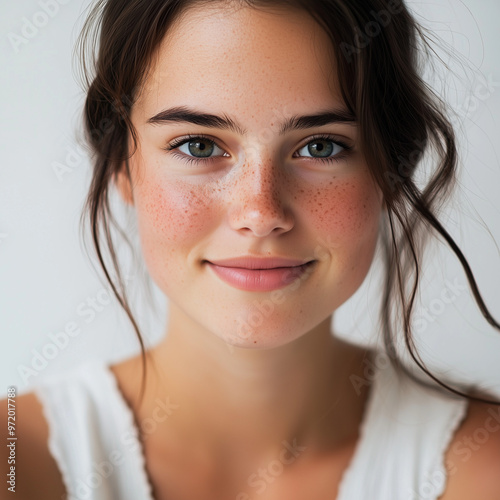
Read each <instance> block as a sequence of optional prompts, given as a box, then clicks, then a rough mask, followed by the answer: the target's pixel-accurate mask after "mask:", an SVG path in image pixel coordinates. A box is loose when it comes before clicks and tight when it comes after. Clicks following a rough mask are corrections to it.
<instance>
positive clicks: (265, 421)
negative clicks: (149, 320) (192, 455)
mask: <svg viewBox="0 0 500 500" xmlns="http://www.w3.org/2000/svg"><path fill="white" fill-rule="evenodd" d="M331 319H332V317H331V316H329V317H328V318H326V319H325V320H324V321H323V322H322V323H320V324H319V325H317V326H316V327H315V328H314V329H313V330H311V331H309V332H308V333H307V334H305V335H303V336H301V337H300V338H298V339H296V340H294V341H292V342H290V343H288V344H286V345H284V346H280V347H277V348H272V349H244V348H239V347H233V346H229V345H228V344H227V343H225V342H224V341H222V340H221V339H219V338H218V337H217V336H216V335H214V334H213V333H211V332H207V331H205V330H203V329H202V328H201V327H200V325H199V324H197V323H195V322H194V321H193V320H192V319H191V318H189V317H187V316H186V315H185V314H184V313H183V311H182V310H180V309H178V308H177V307H176V306H175V304H171V305H170V314H169V324H168V328H167V335H166V337H165V339H164V340H163V341H162V342H161V343H160V344H159V345H158V346H157V347H155V348H154V349H153V350H152V351H151V353H152V355H153V360H154V366H155V367H156V369H157V376H158V380H157V384H156V386H155V388H154V389H152V390H147V391H146V394H148V395H147V396H146V400H147V401H149V403H148V404H149V409H147V410H146V414H147V412H150V411H152V407H153V406H154V404H155V403H154V401H155V400H156V401H157V398H158V397H162V398H165V399H166V398H169V400H170V402H171V403H172V404H173V405H178V407H177V409H175V410H173V411H172V414H171V416H170V417H169V419H168V420H166V422H165V423H168V425H166V426H165V430H167V429H169V431H167V432H172V431H173V430H174V429H175V434H176V435H177V436H179V439H180V440H181V438H180V436H183V438H182V439H190V440H193V442H196V443H198V444H200V443H202V446H203V447H205V448H206V449H211V450H212V451H213V450H218V451H219V452H220V453H223V451H224V450H226V451H228V450H235V449H245V450H246V451H247V452H248V450H250V449H255V450H256V453H260V454H261V455H262V454H266V453H268V454H269V455H273V454H276V453H277V452H278V450H280V449H282V448H283V442H287V443H289V444H290V445H292V444H293V443H294V442H295V443H296V444H297V445H298V446H305V447H306V448H308V449H309V450H317V451H318V453H321V452H322V451H327V450H329V449H334V448H336V447H339V446H341V445H342V443H343V442H345V441H347V440H352V439H353V438H354V437H355V436H357V432H358V428H359V422H360V420H361V417H362V414H363V411H364V406H365V400H366V397H367V396H368V390H367V389H366V387H365V388H364V389H363V393H362V394H359V392H356V390H355V388H354V385H353V384H352V383H351V381H350V377H351V376H352V375H357V376H361V377H362V372H363V368H364V366H363V359H364V358H365V356H366V355H367V351H366V350H364V349H362V348H359V347H355V346H353V345H351V344H348V343H346V342H344V341H342V340H341V339H339V338H337V337H334V336H333V335H332V333H331V330H330V325H331ZM153 373H154V372H153ZM160 394H161V396H160ZM147 406H148V405H146V408H147ZM257 450H258V451H257Z"/></svg>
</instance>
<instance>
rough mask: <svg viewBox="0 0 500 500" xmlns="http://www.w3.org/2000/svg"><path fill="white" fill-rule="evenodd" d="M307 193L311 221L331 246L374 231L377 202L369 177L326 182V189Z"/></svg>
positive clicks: (369, 237) (366, 235) (341, 244)
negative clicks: (309, 197) (308, 195)
mask: <svg viewBox="0 0 500 500" xmlns="http://www.w3.org/2000/svg"><path fill="white" fill-rule="evenodd" d="M310 196H311V198H312V199H311V202H310V204H309V206H310V207H311V208H310V211H311V215H312V219H313V224H314V226H315V228H316V230H317V231H318V232H319V234H322V235H327V238H328V240H327V241H328V243H329V244H330V245H331V246H332V247H341V246H343V245H345V244H346V243H348V242H349V241H351V242H354V241H364V240H367V239H371V238H373V235H374V234H376V231H377V229H378V214H379V210H380V202H379V198H378V195H377V191H376V190H375V186H374V184H373V183H372V182H371V180H368V179H350V180H345V181H330V184H329V186H328V188H327V189H324V188H323V189H317V190H314V191H311V193H310Z"/></svg>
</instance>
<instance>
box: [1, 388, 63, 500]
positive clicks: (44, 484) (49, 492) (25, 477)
mask: <svg viewBox="0 0 500 500" xmlns="http://www.w3.org/2000/svg"><path fill="white" fill-rule="evenodd" d="M9 409H10V410H11V411H10V415H9V414H8V411H9ZM12 410H14V412H13V411H12ZM9 416H10V419H9ZM12 417H14V418H15V420H14V419H13V418H12ZM8 423H10V424H14V426H15V437H17V439H16V440H15V441H14V440H11V441H7V437H8V436H7V432H8V428H7V424H8ZM0 425H1V427H2V434H3V443H6V442H11V443H15V447H14V446H10V448H9V447H7V446H5V445H2V449H3V451H2V455H3V456H2V457H1V463H2V465H1V467H0V469H1V471H2V477H6V476H5V475H4V474H8V473H9V472H10V471H11V470H13V471H14V472H15V478H14V477H13V475H11V476H10V477H11V478H12V479H15V486H14V488H15V494H16V496H15V498H17V499H18V500H25V499H26V500H27V499H32V498H37V499H39V500H49V499H50V500H60V499H65V498H66V491H65V488H64V484H63V482H62V477H61V474H60V472H59V468H58V466H57V464H56V462H55V460H54V459H53V458H52V455H51V454H50V452H49V449H48V445H47V440H48V434H49V428H48V425H47V422H46V420H45V418H44V416H43V410H42V406H41V404H40V402H39V400H38V398H37V397H36V395H35V393H34V392H29V393H27V394H22V395H19V396H16V397H15V399H14V401H12V400H10V405H9V400H8V399H1V400H0ZM9 459H10V460H9ZM9 462H10V463H9ZM11 467H15V469H11ZM8 487H9V485H8V484H7V485H6V484H5V483H4V484H3V485H2V488H0V500H4V499H7V498H9V499H10V498H13V496H12V492H11V491H9V490H8V489H7V488H8Z"/></svg>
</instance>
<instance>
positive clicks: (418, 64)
mask: <svg viewBox="0 0 500 500" xmlns="http://www.w3.org/2000/svg"><path fill="white" fill-rule="evenodd" d="M221 3H223V4H225V5H226V6H228V7H235V8H237V7H240V6H241V7H244V6H249V7H252V8H262V9H279V8H285V9H287V8H288V9H291V8H294V9H301V10H302V11H304V12H307V13H308V14H309V15H310V16H312V18H313V19H315V20H316V21H317V23H318V24H319V25H320V26H321V27H322V28H323V29H324V30H325V31H326V33H327V34H328V36H329V37H330V39H331V42H332V47H333V49H334V54H335V58H336V60H335V61H332V64H335V67H336V74H337V78H338V82H339V85H340V89H341V95H342V98H343V100H344V103H345V105H346V106H347V108H348V109H349V111H350V112H351V113H352V114H353V115H354V116H355V117H356V119H357V121H358V123H359V130H360V137H359V141H360V147H361V149H362V151H363V152H364V155H365V157H366V161H367V164H368V165H369V166H370V170H371V174H372V176H373V177H374V179H375V180H376V182H377V183H378V185H379V186H380V188H381V190H382V192H383V195H384V198H385V205H386V209H387V210H386V212H385V213H386V216H385V219H384V221H383V224H382V231H381V237H382V240H383V243H384V245H383V248H384V261H385V279H384V288H383V300H382V305H381V314H380V326H381V330H382V332H383V336H384V344H385V347H386V351H387V353H388V354H389V356H390V360H391V363H392V364H393V366H394V367H395V368H396V369H397V370H403V371H404V372H405V373H407V374H408V375H409V376H410V377H411V378H413V379H414V380H416V381H418V382H419V383H422V384H424V385H426V386H427V387H433V388H435V389H436V388H437V389H440V390H442V389H441V387H444V388H446V389H448V390H449V391H452V392H453V393H455V394H458V395H460V396H463V397H466V398H469V399H475V400H477V401H482V402H486V403H492V404H500V402H497V401H494V400H491V399H485V398H480V397H477V396H474V395H472V393H471V394H467V393H464V392H461V391H459V390H457V389H455V388H453V387H451V386H449V385H447V384H445V383H444V382H442V381H440V380H439V379H438V378H436V377H435V376H434V375H433V374H432V373H431V372H430V371H428V369H427V368H426V366H425V364H424V363H423V361H422V360H421V358H420V356H419V355H418V353H417V352H416V349H415V345H414V340H413V337H412V329H411V317H412V311H413V308H414V301H415V297H416V293H417V289H418V285H419V271H420V264H419V263H420V261H421V258H422V252H423V248H424V242H425V241H426V239H427V236H428V235H429V234H431V233H432V230H434V234H435V235H439V236H440V237H441V238H443V239H444V240H445V241H446V243H447V244H448V245H449V247H450V248H451V249H452V251H453V252H454V253H455V255H456V256H457V257H458V259H459V260H460V263H461V265H462V267H463V269H464V271H465V274H466V276H467V280H468V283H469V285H470V288H471V290H472V293H473V295H474V298H475V300H476V303H477V305H478V307H479V308H480V310H481V312H482V314H483V316H484V317H485V318H486V320H487V321H488V322H489V323H490V324H491V325H493V326H494V327H495V328H496V329H500V325H499V324H498V322H497V321H496V320H495V319H494V318H493V317H492V316H491V314H490V312H489V311H488V309H487V307H486V305H485V303H484V301H483V299H482V297H481V294H480V292H479V290H478V287H477V284H476V281H475V279H474V276H473V273H472V271H471V269H470V267H469V265H468V262H467V260H466V258H465V257H464V255H463V253H462V252H461V250H460V249H459V247H458V246H457V244H456V243H455V241H454V240H453V238H452V237H451V236H450V234H449V233H448V232H447V231H446V229H445V228H444V227H443V226H442V224H441V223H440V222H439V220H438V218H437V217H436V213H437V212H438V209H439V208H440V207H441V206H442V204H443V202H444V201H446V200H447V199H448V198H449V195H450V194H451V192H452V189H453V187H454V184H455V180H456V169H457V161H458V160H457V149H456V142H455V134H454V130H453V127H452V125H451V122H450V120H449V119H448V117H447V108H446V105H445V103H444V102H443V101H442V99H441V98H440V97H439V96H438V95H436V93H435V92H434V91H433V90H432V89H431V88H430V87H429V86H428V85H427V84H426V83H425V81H424V80H423V78H422V76H421V72H422V68H423V62H424V56H429V54H430V51H431V50H432V48H431V46H430V44H429V41H428V40H427V35H426V33H425V29H424V28H423V27H422V26H420V25H419V24H418V23H417V22H416V20H415V18H414V17H413V16H412V14H411V13H410V12H409V10H408V8H407V7H406V5H405V4H404V3H403V2H402V1H401V0H232V1H231V0H221V1H220V2H214V1H212V2H208V1H207V0H98V1H97V2H96V4H95V5H94V7H93V8H92V10H91V12H90V14H89V17H88V19H87V21H86V24H85V26H84V29H83V31H82V34H81V36H80V39H79V44H78V47H79V48H80V50H81V61H82V63H83V73H84V75H85V77H86V83H87V98H86V102H85V107H84V122H85V132H86V139H87V141H88V144H89V145H90V148H91V150H92V152H93V155H94V159H93V176H92V181H91V186H90V190H89V193H88V197H87V199H86V205H85V209H84V212H83V214H82V223H83V222H85V221H87V220H88V222H89V225H90V228H91V230H92V240H93V244H94V247H95V250H96V252H97V256H98V259H99V262H100V265H101V266H102V269H103V271H104V274H105V276H106V279H107V280H108V281H109V283H110V285H111V288H112V290H113V292H114V294H115V295H116V297H117V299H118V301H119V303H120V304H121V306H122V307H123V309H124V310H125V312H126V314H127V315H128V317H129V319H130V321H131V322H132V325H133V327H134V329H135V332H136V333H137V335H138V338H139V341H140V344H141V351H142V360H143V380H142V383H143V385H142V389H143V390H144V383H145V376H146V350H145V348H144V343H143V339H142V336H141V332H140V329H139V326H138V324H137V322H136V320H135V319H134V315H133V314H132V311H131V308H130V306H129V300H128V299H127V293H126V289H125V286H124V282H123V279H122V276H121V273H120V269H119V266H118V262H117V258H116V252H115V248H114V246H113V241H112V240H113V238H112V236H111V231H110V230H111V228H112V226H115V227H117V224H116V220H115V219H114V218H113V214H112V213H111V210H110V203H109V193H110V187H111V182H112V181H113V180H114V179H115V176H116V175H117V173H118V172H119V171H120V170H121V169H122V168H126V169H127V171H128V162H127V161H126V160H127V159H128V157H129V156H130V153H129V148H128V137H129V136H130V137H132V139H133V142H134V148H136V147H137V135H136V132H135V130H134V127H133V125H132V122H131V119H130V111H131V108H132V106H133V104H134V102H135V100H136V98H137V92H138V91H140V88H141V85H142V83H143V82H144V80H145V78H146V77H147V74H148V69H149V68H150V66H151V61H152V58H153V56H154V54H155V51H156V50H157V49H158V46H159V44H160V42H161V41H162V39H163V38H164V36H165V34H166V33H167V31H168V29H169V27H170V26H172V24H173V23H174V22H175V21H176V20H177V19H178V18H179V16H180V15H182V14H183V13H185V12H186V11H187V9H189V8H190V7H193V6H200V5H204V6H209V5H210V6H213V5H214V4H221ZM89 45H90V48H89ZM97 45H98V48H97ZM89 63H90V64H91V66H92V67H91V68H90V69H89V66H88V64H89ZM428 152H432V153H433V154H434V155H435V156H436V159H435V160H434V163H435V164H434V167H433V171H432V172H431V173H430V174H429V176H428V179H427V182H426V184H425V186H424V187H422V188H419V186H418V184H417V182H416V179H415V176H416V175H415V174H416V172H417V167H418V166H420V165H421V164H422V159H423V158H424V156H425V154H426V153H428ZM124 165H125V167H124ZM127 173H128V174H129V172H127ZM82 226H83V224H82ZM117 229H118V231H119V232H120V228H119V227H117ZM121 234H122V235H123V236H124V234H123V231H121ZM102 236H103V237H104V243H105V244H106V249H107V251H108V252H109V255H110V257H111V261H112V265H113V268H114V274H115V275H116V280H112V279H111V277H110V273H109V271H108V269H107V266H106V263H105V258H104V252H103V248H101V237H102ZM397 311H399V313H398V314H396V312H397ZM398 325H399V326H400V327H401V329H402V330H403V332H404V339H405V345H406V347H407V348H408V350H409V352H410V354H411V357H412V358H413V360H414V361H415V363H416V364H417V365H418V366H419V367H420V368H421V369H422V370H423V371H424V372H425V373H427V375H428V376H429V377H431V378H432V379H433V380H434V381H435V382H437V383H438V384H439V386H441V387H436V386H435V384H434V385H433V384H430V383H429V384H427V383H425V382H423V381H422V380H420V379H417V378H415V377H414V376H413V374H412V373H411V372H409V371H408V370H407V368H406V367H405V366H404V364H402V363H401V360H399V359H398V357H397V355H396V350H395V345H394V340H395V334H394V332H395V331H397V330H398ZM142 392H143V391H142ZM478 394H479V393H478Z"/></svg>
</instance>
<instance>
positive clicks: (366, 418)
mask: <svg viewBox="0 0 500 500" xmlns="http://www.w3.org/2000/svg"><path fill="white" fill-rule="evenodd" d="M373 355H374V353H373V351H371V352H370V354H369V359H371V360H373ZM99 364H100V366H101V368H102V369H103V371H104V372H105V373H106V375H107V377H108V380H109V381H110V383H111V386H112V388H113V391H114V393H115V395H116V397H117V400H118V401H119V404H120V406H121V407H122V411H123V415H124V417H125V418H126V420H127V422H128V424H129V426H130V428H131V431H132V438H133V440H134V442H133V444H134V446H133V447H132V449H133V450H135V453H136V454H137V459H138V462H139V463H140V464H141V471H140V472H139V476H140V479H139V480H140V482H141V486H142V488H143V489H144V490H145V491H149V498H147V499H144V500H156V499H155V497H154V496H153V486H152V484H151V482H150V480H149V474H148V472H147V468H146V456H145V453H144V447H143V443H142V442H141V440H140V439H139V429H138V428H137V425H136V423H135V416H134V413H133V411H132V408H131V407H130V406H129V404H128V402H127V400H126V399H125V397H124V395H123V393H122V392H121V389H120V387H119V385H118V380H117V378H116V376H115V374H114V373H113V371H112V370H111V367H110V365H109V364H108V362H105V361H104V360H102V361H100V363H99ZM372 366H374V372H373V376H372V377H371V378H372V381H371V384H370V389H369V392H368V396H367V399H366V401H365V407H364V411H363V415H362V418H361V422H360V425H359V432H358V440H357V442H356V444H355V447H354V452H353V454H352V456H351V459H350V461H349V463H348V465H347V467H346V468H345V469H344V471H343V472H342V475H341V479H340V481H339V485H338V488H337V497H336V498H332V500H348V499H347V498H344V495H343V494H342V492H343V491H344V490H345V489H346V484H347V482H348V480H349V478H350V477H351V476H352V475H353V474H354V472H355V469H356V466H357V464H358V462H359V458H360V457H359V455H360V453H361V450H362V448H363V446H362V444H363V443H364V441H365V440H366V439H367V429H368V427H369V423H370V421H371V416H372V413H373V408H374V400H375V398H376V394H377V393H378V392H379V385H380V380H379V379H380V376H379V372H380V370H379V369H378V366H377V365H376V364H372Z"/></svg>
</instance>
